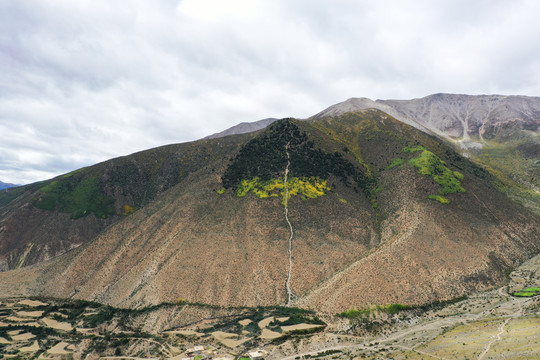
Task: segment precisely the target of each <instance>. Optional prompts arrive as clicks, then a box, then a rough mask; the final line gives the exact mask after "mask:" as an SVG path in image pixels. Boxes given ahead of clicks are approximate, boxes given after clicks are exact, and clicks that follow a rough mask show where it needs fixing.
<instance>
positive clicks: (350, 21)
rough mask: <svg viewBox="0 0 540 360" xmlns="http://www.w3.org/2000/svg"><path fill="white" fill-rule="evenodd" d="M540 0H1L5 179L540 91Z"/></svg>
mask: <svg viewBox="0 0 540 360" xmlns="http://www.w3.org/2000/svg"><path fill="white" fill-rule="evenodd" d="M538 14H540V1H535V0H512V1H507V0H501V1H497V0H475V1H470V0H465V1H464V0H448V1H446V0H441V1H437V0H426V1H406V0H395V1H386V0H382V1H381V0H377V1H374V0H370V1H362V0H326V1H323V0H260V1H258V0H180V1H179V0H174V1H173V0H161V1H157V0H152V1H147V0H123V1H115V0H32V1H29V0H2V1H0V180H1V181H4V182H11V183H17V184H26V183H30V182H34V181H38V180H44V179H48V178H51V177H53V176H55V175H58V174H61V173H65V172H68V171H71V170H74V169H77V168H80V167H83V166H87V165H91V164H94V163H96V162H99V161H103V160H106V159H109V158H112V157H116V156H120V155H126V154H130V153H133V152H135V151H139V150H143V149H147V148H151V147H155V146H159V145H164V144H169V143H178V142H185V141H191V140H195V139H198V138H201V137H204V136H206V135H209V134H211V133H214V132H218V131H221V130H224V129H225V128H228V127H230V126H233V125H235V124H237V123H239V122H242V121H255V120H259V119H263V118H267V117H285V116H294V117H300V118H302V117H308V116H310V115H313V114H315V113H317V112H319V111H320V110H322V109H324V108H326V107H327V106H329V105H332V104H334V103H337V102H340V101H343V100H346V99H347V98H350V97H361V96H363V97H369V98H372V99H409V98H416V97H423V96H426V95H429V94H432V93H437V92H451V93H468V94H492V93H497V94H520V95H531V96H538V95H540V41H539V40H538V37H539V36H540V21H538Z"/></svg>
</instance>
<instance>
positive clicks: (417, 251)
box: [0, 109, 540, 312]
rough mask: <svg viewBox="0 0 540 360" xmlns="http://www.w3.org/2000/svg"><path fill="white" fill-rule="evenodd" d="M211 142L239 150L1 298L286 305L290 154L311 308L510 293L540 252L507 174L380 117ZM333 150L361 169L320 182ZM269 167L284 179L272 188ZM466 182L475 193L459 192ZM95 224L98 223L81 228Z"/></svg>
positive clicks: (20, 273)
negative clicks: (497, 176)
mask: <svg viewBox="0 0 540 360" xmlns="http://www.w3.org/2000/svg"><path fill="white" fill-rule="evenodd" d="M286 124H290V125H291V126H293V128H291V129H292V130H294V129H296V130H294V131H293V132H292V133H290V134H294V135H293V138H290V137H288V136H290V135H287V134H289V130H286V129H287V128H288V127H287V126H289V125H287V126H285V127H284V128H280V126H282V125H286ZM292 130H291V131H292ZM303 137H305V140H302V141H301V142H300V143H299V144H307V145H306V146H307V147H303V146H304V145H302V147H299V148H294V147H291V148H290V152H288V149H289V146H293V144H292V142H293V139H301V138H303ZM264 139H266V140H264ZM232 140H234V141H233V142H232V143H230V144H229V143H228V142H229V141H232ZM208 141H213V142H216V141H217V142H219V141H222V142H224V143H223V146H225V145H226V144H229V145H226V150H225V148H223V149H224V150H223V152H218V153H216V154H217V155H218V156H215V157H212V158H210V159H209V160H208V161H207V162H205V163H202V164H201V163H200V162H199V163H197V164H198V165H197V167H194V168H193V171H191V172H189V173H188V174H187V175H186V176H185V177H183V178H182V179H180V180H179V182H178V183H176V184H174V185H172V186H170V187H169V188H168V189H164V191H163V192H160V193H158V194H157V195H156V197H155V198H154V199H153V200H152V201H151V202H149V203H147V204H146V205H144V206H142V207H141V208H140V209H138V210H137V211H135V212H133V213H131V214H128V215H127V216H124V217H122V218H121V219H120V220H119V221H117V222H115V223H114V224H112V225H110V226H108V227H107V228H106V229H104V230H103V232H101V233H100V234H99V235H98V236H96V237H94V238H93V239H92V240H91V241H88V242H86V243H84V244H83V245H81V246H79V247H78V248H77V249H74V250H71V251H69V252H68V253H66V254H65V255H62V256H59V257H56V258H55V259H53V260H50V261H47V262H44V263H41V264H37V265H34V266H31V267H24V268H21V269H17V270H13V271H9V272H3V273H0V290H1V291H0V292H2V293H4V294H13V295H25V296H28V295H32V294H34V295H41V296H53V297H73V298H80V299H87V300H96V301H99V302H102V303H107V304H111V305H115V306H121V307H140V306H145V305H149V304H156V303H159V302H163V301H176V299H178V298H179V297H181V298H184V299H188V300H190V301H200V302H204V303H209V304H214V305H223V306H225V305H226V306H230V305H238V306H245V305H248V306H258V305H276V304H277V305H279V304H286V303H287V301H286V299H287V293H286V288H285V282H286V280H287V268H288V267H289V261H290V259H289V254H288V250H287V248H288V247H287V239H288V238H289V229H288V224H287V223H286V221H285V220H286V218H285V208H284V204H283V202H282V201H283V200H282V198H280V196H279V193H280V191H282V190H283V189H284V187H285V189H288V190H292V189H296V188H293V187H292V186H293V183H292V182H291V184H290V185H289V183H288V182H287V183H284V182H283V177H284V174H285V172H286V169H287V168H288V166H287V164H286V161H287V158H289V159H290V161H292V162H293V165H294V166H293V167H291V169H292V170H294V169H295V167H296V168H297V169H305V171H307V172H305V173H302V172H297V173H296V175H294V171H293V172H292V173H291V174H292V175H291V181H296V183H295V184H296V185H294V186H299V187H298V190H297V191H298V192H297V195H296V196H292V197H291V198H290V199H289V198H288V195H287V196H286V197H285V199H288V200H287V201H286V202H285V204H287V205H288V217H289V219H290V223H291V224H292V227H293V229H294V234H295V237H294V239H293V244H292V261H293V272H292V276H291V288H292V292H293V293H294V294H295V295H296V296H298V300H297V302H295V304H296V305H301V306H304V307H308V308H314V309H318V310H323V311H328V312H336V311H343V310H346V309H347V308H350V307H355V306H360V305H362V304H368V303H395V302H400V303H410V304H415V303H425V302H430V301H435V300H441V299H448V298H452V297H456V296H459V295H462V294H465V293H467V292H468V291H471V290H472V289H477V288H490V287H493V286H495V285H497V284H500V283H501V282H502V281H504V276H505V273H506V272H507V271H508V269H510V268H512V267H513V266H516V265H517V264H519V263H520V262H522V261H524V260H526V259H527V258H529V257H531V256H532V255H534V254H536V253H537V252H538V251H539V250H540V249H539V248H538V246H539V244H538V243H537V241H536V239H538V236H539V233H540V223H539V219H538V216H536V215H534V214H532V213H530V212H529V211H528V210H526V209H525V208H523V207H522V206H520V205H518V204H515V203H513V202H511V201H510V200H508V198H507V197H506V196H505V195H504V194H502V193H500V192H499V191H498V190H497V189H496V188H495V187H494V186H493V185H492V182H493V180H494V178H493V176H492V175H490V174H489V173H488V172H487V171H485V170H483V169H482V168H480V167H478V166H477V165H475V164H474V163H472V162H471V161H470V160H468V159H466V158H463V157H461V156H460V155H459V154H457V153H456V152H455V151H454V150H452V148H451V147H449V146H448V145H446V144H445V143H444V142H443V141H442V140H440V139H438V138H436V137H433V136H429V135H427V134H425V133H423V132H420V131H418V130H417V129H415V128H413V127H410V126H408V125H406V124H404V123H402V122H400V121H398V120H396V119H395V118H393V117H391V116H390V115H388V114H386V113H384V112H381V111H379V110H374V109H370V110H363V111H359V112H356V113H347V114H343V115H341V116H337V117H336V116H334V117H331V116H330V117H324V118H320V119H311V120H309V121H299V120H295V119H289V120H288V119H283V120H280V121H278V122H275V123H274V124H272V125H271V126H270V127H269V128H268V129H266V130H263V131H262V132H259V133H255V134H251V135H249V134H248V135H240V136H237V137H227V138H221V140H219V139H215V140H204V141H203V142H198V143H193V146H194V149H199V148H200V147H201V146H203V145H204V146H209V144H210V143H209V142H208ZM248 144H251V145H249V146H248ZM186 146H187V145H186ZM294 146H296V145H294ZM258 147H261V149H262V150H261V151H262V153H265V154H267V155H268V158H265V159H263V158H261V157H260V156H258V155H256V154H257V153H256V152H254V151H252V150H246V151H244V153H245V154H248V155H249V154H253V155H254V156H255V157H256V158H258V159H260V160H261V161H259V162H257V161H254V162H250V161H244V160H242V157H243V156H245V155H242V149H256V148H258ZM310 149H312V150H310ZM313 151H315V152H313ZM319 151H321V152H322V153H321V155H320V159H325V158H326V157H335V158H336V159H337V158H341V159H343V161H344V162H345V163H344V164H351V166H353V168H354V169H355V170H354V171H353V170H351V171H348V172H345V173H344V174H345V175H344V176H341V175H340V173H339V172H337V171H338V170H332V171H331V172H323V173H317V172H314V171H315V170H317V171H319V170H318V169H317V168H315V167H312V165H310V164H312V161H313V159H317V158H318V156H319V155H314V154H317V153H318V152H319ZM287 153H289V155H291V157H289V155H287ZM179 154H180V153H178V152H176V153H175V152H171V153H170V154H169V156H171V157H172V158H176V157H178V156H179ZM293 154H297V155H295V156H296V157H293V156H292V155H293ZM246 156H247V155H246ZM151 158H152V157H150V159H151ZM284 159H285V162H284ZM398 160H399V161H398ZM323 162H324V161H323ZM235 163H238V164H240V165H238V167H237V168H238V169H244V168H245V169H247V170H248V171H247V172H246V171H244V170H242V171H238V172H236V170H235V172H234V173H235V174H238V176H237V177H235V178H234V179H236V180H234V181H232V182H231V184H233V186H231V187H228V188H226V187H225V186H224V185H225V182H224V178H223V176H224V174H225V173H226V172H227V169H233V168H234V166H236V165H234V164H235ZM318 163H321V164H322V162H316V164H318ZM242 164H245V165H242ZM257 166H259V167H260V169H257ZM344 166H345V167H344V168H348V166H349V165H344ZM266 168H275V169H276V171H275V172H272V173H270V174H269V177H268V178H264V177H262V175H261V174H262V173H260V171H263V170H264V169H266ZM280 169H281V170H280ZM302 171H304V170H302ZM439 172H440V174H439ZM442 174H445V175H444V179H442V178H440V176H442ZM317 176H318V177H319V178H320V180H316V181H318V183H320V182H321V181H322V180H324V181H326V184H327V185H326V186H327V187H328V188H329V190H327V192H326V193H324V194H323V195H321V196H317V197H314V198H311V197H310V196H307V193H305V192H302V191H304V190H301V189H302V187H301V186H304V187H306V188H308V185H309V186H311V187H313V186H314V184H315V183H310V181H312V180H310V179H316V178H317ZM294 177H296V178H297V180H294V179H293V178H294ZM256 178H257V179H258V180H255V179H256ZM280 179H282V180H280ZM443 180H444V181H443ZM280 181H281V183H280ZM300 181H301V182H300ZM313 181H315V180H313ZM456 181H457V184H461V185H462V186H463V188H464V190H465V192H460V191H450V192H447V190H445V189H446V186H449V184H453V183H456ZM234 184H236V185H234ZM302 184H304V185H302ZM455 189H459V188H458V187H455ZM274 194H275V195H276V196H275V198H274V196H273V195H274ZM432 196H433V198H432ZM441 197H443V198H445V199H446V200H448V201H447V202H445V201H443V200H442V199H441ZM67 216H68V217H69V215H67ZM89 217H90V218H93V217H95V216H94V215H86V216H84V217H82V218H80V219H86V218H89ZM80 219H76V220H74V221H75V222H76V221H81V220H80ZM456 224H460V227H459V228H456ZM456 249H460V251H458V252H456ZM380 269H385V270H384V272H381V271H380ZM21 279H25V280H24V281H23V282H22V283H21ZM171 279H174V281H171Z"/></svg>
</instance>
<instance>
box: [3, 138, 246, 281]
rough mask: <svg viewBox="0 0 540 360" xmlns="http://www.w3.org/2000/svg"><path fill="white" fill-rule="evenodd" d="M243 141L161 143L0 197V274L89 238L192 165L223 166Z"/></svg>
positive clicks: (147, 200) (141, 204)
mask: <svg viewBox="0 0 540 360" xmlns="http://www.w3.org/2000/svg"><path fill="white" fill-rule="evenodd" d="M247 136H248V137H249V135H247ZM245 139H246V138H242V137H234V136H233V137H228V138H227V139H216V140H201V141H198V142H191V143H184V144H177V145H169V146H163V147H159V148H155V149H152V150H148V151H143V152H139V153H136V154H133V155H129V156H124V157H120V158H117V159H112V160H109V161H106V162H103V163H100V164H97V165H94V166H90V167H87V168H83V169H80V170H77V171H74V172H72V173H69V174H65V175H63V176H58V177H57V178H54V179H51V180H48V181H43V182H39V183H34V184H30V185H26V186H21V187H17V188H14V189H7V190H4V191H2V192H0V271H6V270H9V269H15V268H18V267H21V266H28V265H31V264H35V263H38V262H42V261H46V260H48V259H51V258H54V257H56V256H59V255H61V254H63V253H65V252H66V251H69V250H70V249H73V248H76V247H78V246H80V245H81V244H84V243H86V242H88V241H90V240H91V239H93V238H94V237H95V236H96V235H97V234H99V233H100V232H101V231H103V230H104V229H105V228H107V227H108V226H110V225H111V224H114V223H116V222H118V221H121V220H122V219H123V218H125V217H126V216H128V215H129V214H131V213H133V212H135V211H137V209H139V208H142V207H144V206H146V205H147V204H149V203H151V202H152V200H153V199H154V198H155V197H156V196H158V195H159V194H161V193H163V192H164V191H166V190H168V189H170V188H171V187H173V186H175V185H176V184H178V183H179V182H181V181H182V180H183V179H185V178H186V177H187V176H188V175H189V174H191V173H192V172H194V171H196V170H198V169H199V168H200V166H205V165H207V164H209V163H212V162H216V161H223V157H224V156H226V154H228V153H230V152H231V151H234V150H235V149H236V148H237V147H238V146H239V144H240V143H242V142H243V141H245Z"/></svg>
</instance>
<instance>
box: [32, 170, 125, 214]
mask: <svg viewBox="0 0 540 360" xmlns="http://www.w3.org/2000/svg"><path fill="white" fill-rule="evenodd" d="M39 193H40V194H39V196H38V197H37V198H36V199H34V201H33V204H34V205H35V206H36V207H38V208H40V209H44V210H51V211H54V210H58V211H60V212H64V213H70V214H71V217H72V218H73V219H78V218H80V217H83V216H86V215H89V214H95V215H96V216H98V217H101V218H106V217H107V216H109V215H112V214H114V213H115V208H114V198H112V197H111V196H108V195H106V194H104V193H103V192H102V191H101V186H100V185H99V183H98V181H97V180H96V178H95V177H81V176H74V175H72V176H68V177H63V178H61V179H59V180H54V181H51V182H50V183H48V184H47V185H45V186H43V187H42V188H41V189H39Z"/></svg>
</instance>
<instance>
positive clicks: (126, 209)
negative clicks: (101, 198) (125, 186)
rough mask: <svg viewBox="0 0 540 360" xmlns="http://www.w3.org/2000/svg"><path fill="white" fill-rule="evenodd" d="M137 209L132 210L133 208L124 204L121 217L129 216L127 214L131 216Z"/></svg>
mask: <svg viewBox="0 0 540 360" xmlns="http://www.w3.org/2000/svg"><path fill="white" fill-rule="evenodd" d="M136 210H137V209H136V208H134V207H133V206H129V205H128V204H125V205H124V206H123V208H122V215H126V216H127V215H129V214H132V213H134V212H135V211H136Z"/></svg>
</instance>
